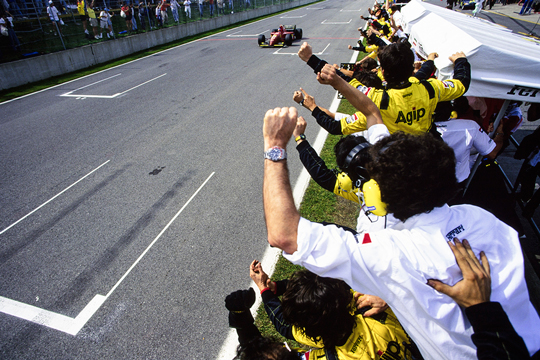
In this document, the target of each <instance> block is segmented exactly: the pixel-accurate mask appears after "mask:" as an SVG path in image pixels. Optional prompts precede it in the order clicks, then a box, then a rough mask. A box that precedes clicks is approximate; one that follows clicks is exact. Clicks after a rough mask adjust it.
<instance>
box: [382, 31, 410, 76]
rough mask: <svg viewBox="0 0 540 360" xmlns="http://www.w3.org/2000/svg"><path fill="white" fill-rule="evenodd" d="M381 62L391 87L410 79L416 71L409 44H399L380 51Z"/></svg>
mask: <svg viewBox="0 0 540 360" xmlns="http://www.w3.org/2000/svg"><path fill="white" fill-rule="evenodd" d="M379 62H380V63H381V68H382V69H383V71H384V79H385V80H386V81H387V82H388V84H389V85H392V84H399V83H400V82H402V81H405V80H407V79H409V77H411V76H412V74H413V70H414V54H413V52H412V50H411V49H410V46H409V44H408V43H405V42H398V43H393V44H390V45H388V46H385V47H384V48H383V49H382V50H379Z"/></svg>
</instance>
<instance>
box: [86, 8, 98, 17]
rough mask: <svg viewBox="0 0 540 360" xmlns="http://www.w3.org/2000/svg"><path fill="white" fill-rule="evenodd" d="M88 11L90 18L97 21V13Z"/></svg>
mask: <svg viewBox="0 0 540 360" xmlns="http://www.w3.org/2000/svg"><path fill="white" fill-rule="evenodd" d="M86 11H87V12H88V17H89V18H90V19H96V13H95V12H94V9H92V8H88V9H86Z"/></svg>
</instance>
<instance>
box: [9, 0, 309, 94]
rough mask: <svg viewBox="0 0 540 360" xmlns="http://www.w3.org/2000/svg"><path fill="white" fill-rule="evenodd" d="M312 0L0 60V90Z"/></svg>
mask: <svg viewBox="0 0 540 360" xmlns="http://www.w3.org/2000/svg"><path fill="white" fill-rule="evenodd" d="M316 1H317V0H295V1H291V2H286V3H278V4H275V5H269V6H265V7H258V8H253V9H249V10H246V11H241V12H235V13H233V14H227V15H225V16H216V17H214V18H209V19H203V20H201V21H193V22H188V23H184V24H180V25H178V26H172V27H166V28H162V29H159V30H154V31H148V32H144V33H140V34H136V35H132V36H127V37H119V38H117V39H116V40H114V41H103V42H97V43H92V44H88V45H84V46H80V47H76V48H72V49H68V50H63V51H58V52H54V53H50V54H45V55H41V56H36V57H31V58H27V59H23V60H16V61H12V62H7V63H2V64H0V90H6V89H10V88H13V87H17V86H21V85H25V84H29V83H33V82H36V81H40V80H45V79H48V78H51V77H54V76H58V75H63V74H67V73H71V72H75V71H78V70H81V69H85V68H88V67H90V66H94V65H98V64H102V63H105V62H107V61H111V60H114V59H118V58H121V57H124V56H127V55H130V54H133V53H136V52H138V51H142V50H146V49H149V48H152V47H154V46H158V45H162V44H166V43H170V42H173V41H175V40H178V39H181V38H184V37H188V36H192V35H196V34H200V33H203V32H206V31H211V30H214V29H218V28H221V27H224V26H229V25H233V24H235V23H239V22H242V21H246V20H250V19H254V18H257V17H260V16H265V15H270V14H273V13H277V12H280V11H283V10H287V9H291V8H295V7H298V6H303V5H307V4H310V3H313V2H316ZM276 26H277V25H276ZM89 28H90V27H89ZM81 29H82V28H81ZM90 29H91V28H90ZM253 44H255V42H254V43H253ZM254 46H255V45H254Z"/></svg>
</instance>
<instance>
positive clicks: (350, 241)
mask: <svg viewBox="0 0 540 360" xmlns="http://www.w3.org/2000/svg"><path fill="white" fill-rule="evenodd" d="M453 237H458V238H460V239H461V240H463V239H467V240H468V241H469V243H470V244H471V247H472V249H473V250H474V252H475V254H478V253H479V252H480V251H482V250H483V251H484V252H485V253H486V255H487V257H488V259H489V264H490V267H491V276H492V278H491V281H492V292H491V300H492V301H497V302H499V303H501V305H502V306H503V308H504V310H505V311H506V313H507V314H508V318H509V319H510V321H511V322H512V324H513V326H514V328H515V330H516V331H517V333H518V334H519V335H520V336H521V337H522V338H523V340H524V341H525V344H526V345H527V347H528V349H529V352H530V353H531V354H534V353H535V352H536V351H538V350H539V349H540V336H538V334H539V333H540V318H539V317H538V314H537V313H536V310H535V309H534V308H533V306H532V304H531V303H530V301H529V293H528V290H527V285H526V283H525V279H524V270H523V255H522V253H521V248H520V245H519V240H518V235H517V233H516V231H515V230H514V229H512V228H511V227H509V226H508V225H506V224H504V223H503V222H501V221H499V220H498V219H497V218H496V217H495V216H493V215H492V214H490V213H489V212H487V211H485V210H483V209H480V208H478V207H476V206H472V205H457V206H452V207H449V206H447V205H445V206H443V207H440V208H435V209H433V210H432V211H431V212H429V213H424V214H420V215H416V216H413V217H412V218H410V219H407V220H406V221H405V222H402V223H398V224H395V225H394V228H393V229H385V230H381V231H378V232H373V233H365V234H359V235H353V234H352V233H351V232H347V231H345V230H342V229H340V228H338V227H336V226H335V225H327V226H324V225H321V224H318V223H312V222H310V221H308V220H306V219H303V218H301V219H300V222H299V224H298V239H297V241H298V249H297V251H295V252H294V253H293V254H287V253H285V252H284V253H283V255H284V256H285V258H287V259H288V260H289V261H291V262H292V263H294V264H299V265H302V266H304V267H306V268H307V269H308V270H310V271H312V272H314V273H316V274H318V275H320V276H326V277H332V278H336V279H342V280H344V281H345V282H346V283H347V284H349V286H351V287H352V288H353V289H354V290H356V291H359V292H363V293H366V294H373V295H377V296H379V297H381V298H382V299H384V300H385V301H386V302H387V303H388V304H389V305H390V307H391V308H392V310H393V311H394V313H395V314H396V316H397V317H398V319H399V321H400V322H401V324H402V325H403V328H404V329H405V331H407V333H408V334H409V335H410V336H411V338H412V339H413V340H414V341H415V343H416V344H417V345H418V347H419V349H420V351H421V352H422V355H423V356H424V358H425V359H426V360H428V359H433V360H445V359H455V360H458V359H459V360H461V359H476V348H475V346H474V344H473V343H472V340H471V334H472V328H471V325H470V323H469V322H468V320H467V318H466V316H465V315H464V313H463V311H462V310H461V308H460V307H459V306H458V305H457V303H455V302H454V301H453V300H452V299H451V298H450V297H448V296H446V295H443V294H440V293H438V292H437V291H435V290H434V289H433V288H431V287H430V286H428V285H427V284H426V282H427V280H428V279H438V280H441V281H442V282H444V283H446V284H449V285H454V284H455V283H456V282H458V281H459V280H461V279H462V275H461V271H460V269H459V267H458V266H457V264H456V261H455V258H454V255H453V253H452V251H451V250H450V247H449V246H448V244H447V241H448V240H450V239H452V238H453Z"/></svg>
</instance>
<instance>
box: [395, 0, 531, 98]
mask: <svg viewBox="0 0 540 360" xmlns="http://www.w3.org/2000/svg"><path fill="white" fill-rule="evenodd" d="M401 13H402V15H403V28H404V30H405V32H406V33H408V34H409V36H410V37H409V41H410V42H411V44H412V45H413V48H414V49H415V50H416V51H417V52H418V54H420V55H421V56H423V57H425V58H427V55H428V54H430V53H432V52H436V53H438V54H439V58H437V59H436V60H435V65H436V66H437V68H438V69H439V73H438V77H439V78H440V79H448V78H450V77H451V76H452V71H453V66H452V63H451V61H450V60H449V59H448V57H449V56H450V55H452V54H454V53H456V52H458V51H463V52H464V53H465V54H466V55H467V59H468V60H469V62H470V63H471V73H472V74H471V75H472V81H471V86H470V88H469V90H468V91H467V93H466V95H467V96H478V97H489V98H498V99H508V100H520V101H528V102H540V42H538V41H535V40H534V39H532V38H528V37H524V36H521V35H518V34H514V33H512V32H511V31H510V30H508V29H505V28H503V27H501V26H499V25H496V24H493V23H490V22H488V21H485V20H483V19H479V18H473V17H471V16H468V15H465V14H462V13H458V12H456V11H452V10H448V9H446V8H443V7H440V6H436V5H432V4H427V3H423V2H420V1H418V0H411V2H410V3H409V4H407V5H406V6H404V7H403V8H402V9H401Z"/></svg>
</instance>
